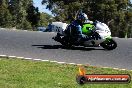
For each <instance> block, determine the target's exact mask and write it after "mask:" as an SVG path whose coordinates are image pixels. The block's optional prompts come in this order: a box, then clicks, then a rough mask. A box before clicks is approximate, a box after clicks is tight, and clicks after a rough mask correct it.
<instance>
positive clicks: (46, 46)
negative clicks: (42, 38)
mask: <svg viewBox="0 0 132 88" xmlns="http://www.w3.org/2000/svg"><path fill="white" fill-rule="evenodd" d="M32 46H35V47H37V48H41V49H66V50H82V51H91V50H105V49H100V48H94V47H81V46H79V47H70V48H67V47H64V46H62V45H32Z"/></svg>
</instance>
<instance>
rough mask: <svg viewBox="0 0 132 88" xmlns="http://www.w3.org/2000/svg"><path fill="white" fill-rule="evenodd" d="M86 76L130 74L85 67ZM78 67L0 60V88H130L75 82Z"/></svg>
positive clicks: (127, 85) (129, 86)
mask: <svg viewBox="0 0 132 88" xmlns="http://www.w3.org/2000/svg"><path fill="white" fill-rule="evenodd" d="M86 69H87V73H88V74H95V73H96V74H130V75H131V76H132V72H131V71H121V70H113V69H111V68H96V67H92V66H87V67H86ZM77 73H78V66H74V65H66V64H62V65H60V64H57V63H50V62H40V61H31V60H29V61H28V60H20V59H5V58H1V59H0V88H132V83H129V84H85V85H79V84H77V82H76V75H77Z"/></svg>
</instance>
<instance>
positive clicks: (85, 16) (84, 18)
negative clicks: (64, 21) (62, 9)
mask: <svg viewBox="0 0 132 88" xmlns="http://www.w3.org/2000/svg"><path fill="white" fill-rule="evenodd" d="M77 20H88V16H87V15H86V14H85V13H79V14H78V15H77Z"/></svg>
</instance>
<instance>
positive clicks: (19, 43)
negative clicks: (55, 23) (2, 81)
mask: <svg viewBox="0 0 132 88" xmlns="http://www.w3.org/2000/svg"><path fill="white" fill-rule="evenodd" d="M55 34H56V33H48V32H47V33H44V32H27V31H13V30H1V29H0V54H1V55H2V54H4V55H11V56H19V57H28V58H36V59H46V60H47V59H48V60H55V61H60V62H68V63H78V64H90V65H94V66H105V67H114V68H120V69H128V70H132V39H120V38H115V40H116V41H117V44H118V47H117V48H116V49H115V50H111V51H108V50H104V49H103V48H102V47H87V48H83V47H75V48H72V49H65V48H63V47H62V46H61V45H60V44H59V43H57V42H55V41H54V40H52V37H53V36H55Z"/></svg>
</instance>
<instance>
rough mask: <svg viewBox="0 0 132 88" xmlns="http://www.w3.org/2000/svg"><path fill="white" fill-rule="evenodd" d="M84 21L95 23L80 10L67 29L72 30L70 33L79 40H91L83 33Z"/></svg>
mask: <svg viewBox="0 0 132 88" xmlns="http://www.w3.org/2000/svg"><path fill="white" fill-rule="evenodd" d="M84 23H91V24H93V22H92V21H90V20H89V19H88V16H87V15H86V14H85V13H82V12H80V13H78V15H77V17H76V20H75V21H73V22H72V23H71V24H70V25H69V26H68V28H67V31H70V33H69V35H71V36H75V37H76V38H77V42H82V41H85V40H89V37H88V36H86V35H84V34H83V33H82V26H83V24H84ZM67 31H66V32H67ZM67 33H68V32H67Z"/></svg>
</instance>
